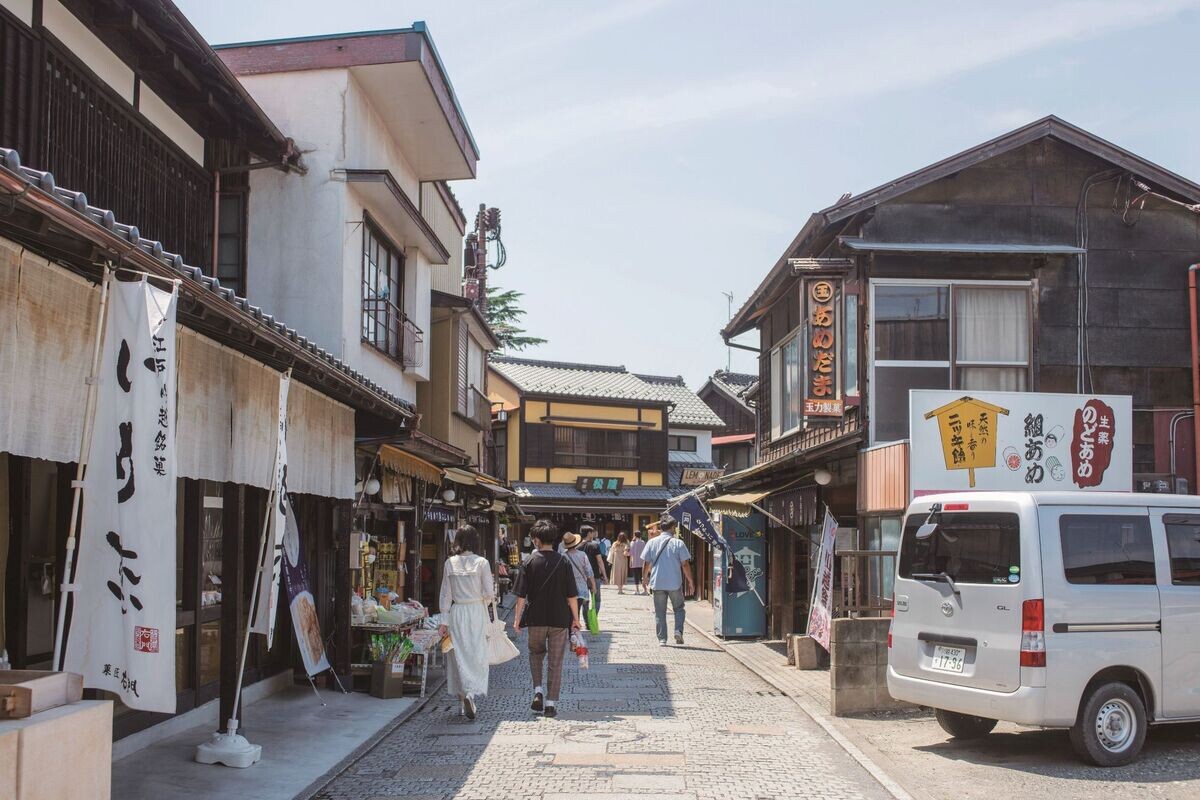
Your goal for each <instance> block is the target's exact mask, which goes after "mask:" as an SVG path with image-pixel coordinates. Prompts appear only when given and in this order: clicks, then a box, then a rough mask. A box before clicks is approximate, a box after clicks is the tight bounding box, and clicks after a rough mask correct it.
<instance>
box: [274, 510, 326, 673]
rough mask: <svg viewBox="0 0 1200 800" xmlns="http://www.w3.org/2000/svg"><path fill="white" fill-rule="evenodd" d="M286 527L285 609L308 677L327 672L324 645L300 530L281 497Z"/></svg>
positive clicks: (284, 556) (284, 548)
mask: <svg viewBox="0 0 1200 800" xmlns="http://www.w3.org/2000/svg"><path fill="white" fill-rule="evenodd" d="M280 501H281V504H282V508H283V513H284V518H285V524H284V531H285V532H284V536H283V583H284V586H285V587H286V588H287V595H288V608H289V609H290V610H291V612H292V627H293V629H294V630H295V631H296V643H297V644H298V645H300V660H301V661H303V662H304V671H305V672H306V673H308V675H309V676H310V677H311V676H313V675H316V674H317V673H320V672H324V671H325V670H327V669H329V659H328V658H326V656H325V642H324V640H323V639H322V638H321V623H320V621H319V620H318V619H317V604H316V601H315V600H314V598H313V593H312V589H311V588H310V585H309V582H308V565H306V564H305V563H304V555H303V553H302V552H301V549H300V529H299V528H298V527H297V526H296V515H295V514H294V513H293V512H292V504H291V501H290V500H289V499H288V496H287V494H283V495H281V497H280Z"/></svg>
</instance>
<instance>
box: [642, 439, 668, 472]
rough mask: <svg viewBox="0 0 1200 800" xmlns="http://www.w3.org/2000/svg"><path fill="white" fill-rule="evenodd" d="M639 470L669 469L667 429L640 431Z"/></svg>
mask: <svg viewBox="0 0 1200 800" xmlns="http://www.w3.org/2000/svg"><path fill="white" fill-rule="evenodd" d="M638 471H640V472H660V473H662V472H666V471H667V432H666V431H647V430H642V431H638Z"/></svg>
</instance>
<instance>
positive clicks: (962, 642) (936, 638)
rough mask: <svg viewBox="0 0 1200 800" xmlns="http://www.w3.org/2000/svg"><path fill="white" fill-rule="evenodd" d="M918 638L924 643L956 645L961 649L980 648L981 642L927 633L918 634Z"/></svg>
mask: <svg viewBox="0 0 1200 800" xmlns="http://www.w3.org/2000/svg"><path fill="white" fill-rule="evenodd" d="M917 638H918V639H919V640H921V641H922V642H935V643H937V644H956V645H959V646H960V647H978V646H979V642H977V641H976V640H975V639H969V638H967V637H966V636H946V635H945V634H941V633H926V632H925V631H921V632H920V633H918V634H917Z"/></svg>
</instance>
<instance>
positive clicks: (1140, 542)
mask: <svg viewBox="0 0 1200 800" xmlns="http://www.w3.org/2000/svg"><path fill="white" fill-rule="evenodd" d="M1058 525H1059V533H1060V535H1061V538H1062V555H1063V571H1064V572H1066V576H1067V583H1080V584H1152V583H1154V581H1155V577H1154V545H1153V543H1152V542H1151V539H1150V519H1149V518H1148V517H1146V516H1132V515H1127V516H1116V515H1101V514H1063V516H1062V517H1061V518H1060V519H1059V523H1058Z"/></svg>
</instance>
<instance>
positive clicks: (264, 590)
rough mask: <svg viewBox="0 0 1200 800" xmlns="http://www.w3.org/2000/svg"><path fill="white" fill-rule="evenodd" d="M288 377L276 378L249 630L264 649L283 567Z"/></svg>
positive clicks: (271, 641)
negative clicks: (266, 499)
mask: <svg viewBox="0 0 1200 800" xmlns="http://www.w3.org/2000/svg"><path fill="white" fill-rule="evenodd" d="M291 382H292V381H291V374H290V373H289V372H285V373H283V374H282V375H280V376H279V417H278V419H277V422H276V433H275V436H276V439H275V473H274V479H273V480H274V483H273V484H272V488H273V490H274V497H275V507H274V509H272V513H271V527H270V530H269V531H268V534H267V536H268V537H269V540H268V544H267V548H266V550H264V551H263V563H262V571H261V572H260V574H259V585H258V587H259V588H258V603H257V604H256V605H255V608H254V617H253V622H251V624H250V630H251V631H252V632H254V633H260V634H262V635H263V636H266V637H267V649H268V650H270V649H271V645H272V644H274V642H275V613H276V612H275V609H276V606H278V604H279V575H280V572H281V571H282V568H283V534H284V530H285V527H286V520H287V513H286V504H285V502H284V498H285V496H286V495H287V407H288V388H289V387H290V386H291Z"/></svg>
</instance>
